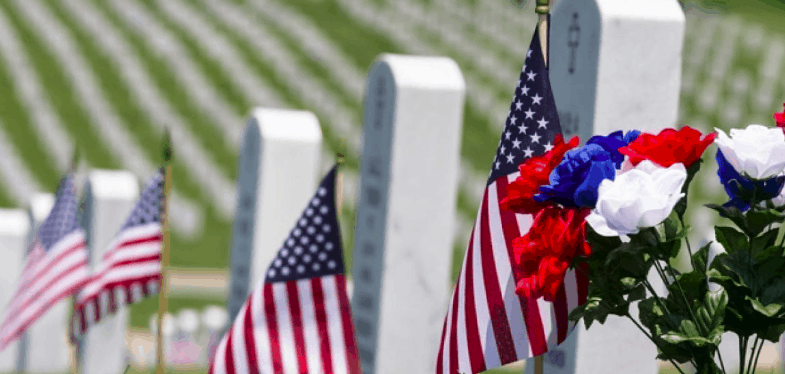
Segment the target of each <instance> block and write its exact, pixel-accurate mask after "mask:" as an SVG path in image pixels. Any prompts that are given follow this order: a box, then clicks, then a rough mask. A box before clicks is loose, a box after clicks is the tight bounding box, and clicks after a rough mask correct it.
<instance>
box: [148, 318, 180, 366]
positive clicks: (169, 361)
mask: <svg viewBox="0 0 785 374" xmlns="http://www.w3.org/2000/svg"><path fill="white" fill-rule="evenodd" d="M163 325H164V335H163V344H164V358H165V362H166V366H168V367H171V366H174V365H173V364H174V363H175V348H174V344H173V343H174V340H175V336H176V335H177V332H178V330H179V326H178V325H177V321H176V320H175V318H174V317H173V316H172V314H171V313H169V312H166V313H164V318H163ZM150 331H151V332H152V333H153V342H154V343H153V347H154V349H157V348H155V344H156V343H157V339H158V313H153V314H152V315H151V316H150ZM156 352H157V350H154V351H153V353H152V355H151V356H153V357H152V360H153V362H154V364H153V366H155V365H156V364H155V362H156V361H155V360H156V357H155V355H156Z"/></svg>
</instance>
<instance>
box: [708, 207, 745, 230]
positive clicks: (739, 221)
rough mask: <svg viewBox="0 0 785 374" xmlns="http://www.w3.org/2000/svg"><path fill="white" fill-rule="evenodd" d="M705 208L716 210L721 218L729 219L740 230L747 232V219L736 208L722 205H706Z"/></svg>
mask: <svg viewBox="0 0 785 374" xmlns="http://www.w3.org/2000/svg"><path fill="white" fill-rule="evenodd" d="M705 206H706V207H707V208H710V209H713V210H716V211H717V212H718V213H720V216H721V217H723V218H727V219H730V220H731V221H733V223H735V224H736V226H738V227H739V228H740V229H742V230H747V218H746V217H745V216H744V213H742V212H741V211H740V210H739V209H738V208H736V207H727V208H726V207H724V206H722V205H717V204H706V205H705Z"/></svg>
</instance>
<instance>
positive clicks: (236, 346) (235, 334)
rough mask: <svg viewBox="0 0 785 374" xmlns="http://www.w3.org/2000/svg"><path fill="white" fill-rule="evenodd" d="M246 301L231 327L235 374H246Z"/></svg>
mask: <svg viewBox="0 0 785 374" xmlns="http://www.w3.org/2000/svg"><path fill="white" fill-rule="evenodd" d="M247 309H248V301H246V302H245V304H243V307H242V308H241V309H240V313H237V318H236V319H235V323H234V324H233V325H232V327H231V328H232V359H233V361H234V371H235V373H248V372H249V370H248V354H247V352H246V348H247V347H246V345H245V328H244V327H245V323H244V321H245V312H246V310H247Z"/></svg>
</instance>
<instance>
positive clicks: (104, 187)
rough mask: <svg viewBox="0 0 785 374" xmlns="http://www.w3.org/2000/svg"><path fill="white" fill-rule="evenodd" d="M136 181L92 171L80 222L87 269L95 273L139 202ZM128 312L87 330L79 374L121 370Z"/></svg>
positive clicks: (132, 177) (130, 175) (131, 177)
mask: <svg viewBox="0 0 785 374" xmlns="http://www.w3.org/2000/svg"><path fill="white" fill-rule="evenodd" d="M139 193H140V191H139V181H138V180H137V177H136V176H135V175H134V174H133V173H131V172H128V171H122V170H92V171H91V172H90V173H89V174H88V175H87V181H86V182H85V188H84V201H85V207H84V222H83V227H84V229H85V231H86V233H87V245H88V247H89V253H90V268H91V269H92V270H95V269H96V268H97V267H98V264H100V263H101V259H102V258H103V255H104V253H106V252H107V251H108V250H109V244H110V243H111V241H112V240H113V239H114V237H115V235H117V232H118V231H119V230H120V227H121V226H122V225H123V223H125V220H126V219H127V218H128V215H129V214H130V213H131V210H132V209H133V207H134V205H136V203H137V200H138V199H139ZM127 327H128V309H127V308H126V307H119V308H118V310H117V312H116V313H115V314H114V315H112V316H108V317H104V319H102V320H101V322H99V323H98V324H96V325H93V326H91V327H90V329H89V330H87V334H86V335H85V336H84V337H83V338H82V341H81V352H80V353H81V356H80V357H81V361H80V367H81V372H82V373H83V374H112V373H122V372H123V371H124V370H125V363H124V359H125V350H126V343H125V332H126V329H127Z"/></svg>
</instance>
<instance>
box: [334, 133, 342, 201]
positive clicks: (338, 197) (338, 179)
mask: <svg viewBox="0 0 785 374" xmlns="http://www.w3.org/2000/svg"><path fill="white" fill-rule="evenodd" d="M341 140H342V142H341V146H343V139H341ZM336 155H337V157H336V158H337V160H336V161H337V163H338V165H339V168H338V170H336V176H335V210H336V212H335V215H336V216H338V217H340V216H341V208H342V207H343V173H341V169H340V165H341V164H343V154H342V153H340V152H339V153H337V154H336Z"/></svg>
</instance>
